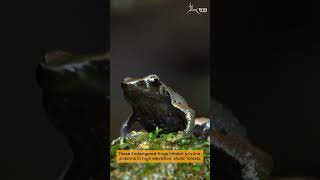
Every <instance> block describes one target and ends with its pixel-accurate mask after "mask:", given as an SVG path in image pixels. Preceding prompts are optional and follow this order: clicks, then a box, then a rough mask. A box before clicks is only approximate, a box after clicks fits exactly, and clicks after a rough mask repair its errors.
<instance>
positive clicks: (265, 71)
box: [0, 0, 320, 180]
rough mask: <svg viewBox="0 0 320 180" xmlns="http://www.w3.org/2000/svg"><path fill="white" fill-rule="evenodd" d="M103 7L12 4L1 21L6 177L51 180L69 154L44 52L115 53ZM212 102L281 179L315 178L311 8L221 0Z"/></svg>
mask: <svg viewBox="0 0 320 180" xmlns="http://www.w3.org/2000/svg"><path fill="white" fill-rule="evenodd" d="M107 4H108V3H107V1H102V0H99V1H98V0H96V1H93V0H91V1H84V0H69V1H62V0H55V1H39V2H36V1H24V2H16V1H12V2H6V3H3V4H2V5H1V6H0V15H1V16H0V17H1V18H0V20H1V34H0V37H1V39H0V40H1V41H0V44H1V64H0V68H1V69H0V72H1V76H0V77H1V79H0V80H1V83H2V84H1V98H0V99H1V101H0V102H1V125H0V142H1V149H0V179H1V180H6V179H10V180H11V179H35V180H38V179H39V180H42V179H46V180H51V179H52V180H55V179H57V177H58V176H59V174H60V171H61V170H62V169H64V168H65V163H66V162H67V161H69V160H70V151H69V149H68V148H67V145H66V143H65V142H64V140H63V138H62V137H61V135H59V134H58V133H57V132H56V130H55V129H54V128H53V127H52V125H51V124H50V123H49V122H48V121H47V120H46V119H45V117H44V111H43V108H42V107H41V95H40V89H39V88H38V86H37V84H36V81H35V68H36V66H37V64H38V62H39V61H40V60H41V59H42V57H43V55H44V53H45V52H47V51H49V50H53V49H63V50H67V51H71V52H79V53H81V52H83V53H85V52H104V51H105V50H106V49H109V47H108V45H107V43H106V39H107V37H108V34H109V32H108V27H107V23H106V22H107V21H108V18H107V16H106V14H107V8H106V7H107ZM214 6H215V8H214V14H215V16H214V18H212V20H213V21H214V31H215V32H214V44H213V45H214V54H213V56H214V58H215V61H214V66H213V67H212V68H213V70H214V79H213V80H214V89H213V96H215V97H216V98H217V99H219V100H221V101H222V102H224V103H226V104H227V105H228V106H229V107H230V108H232V109H233V111H234V113H235V114H236V115H237V116H238V117H239V119H240V121H241V122H243V123H244V124H245V125H247V127H248V129H249V133H250V135H251V137H252V139H253V141H254V142H255V143H256V144H257V145H258V146H260V147H262V148H263V149H265V150H266V151H268V152H270V153H272V155H273V157H274V161H275V169H274V173H275V174H276V175H319V172H318V169H319V167H320V164H319V163H320V161H319V157H318V152H319V150H320V145H319V143H318V141H319V140H318V139H319V136H320V135H319V134H320V133H319V130H318V127H319V125H320V124H319V121H318V119H319V116H320V115H319V111H318V106H319V105H318V104H319V100H320V97H319V96H320V95H319V90H320V88H319V85H318V83H319V74H320V73H319V67H320V65H319V60H318V57H319V52H320V51H319V47H320V42H319V41H320V36H319V33H318V32H319V26H318V22H319V16H318V14H316V13H317V7H318V6H317V4H315V3H314V2H312V3H311V2H309V1H308V2H306V1H304V2H303V3H302V2H294V1H291V2H290V3H285V1H283V2H279V1H275V0H269V1H257V2H256V1H235V0H226V1H220V0H219V1H215V3H214Z"/></svg>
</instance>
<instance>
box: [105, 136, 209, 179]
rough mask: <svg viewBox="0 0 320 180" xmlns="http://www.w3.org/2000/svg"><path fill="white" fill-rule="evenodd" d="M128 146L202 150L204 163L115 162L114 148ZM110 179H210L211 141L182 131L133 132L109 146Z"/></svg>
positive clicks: (128, 147) (125, 148)
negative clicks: (121, 142) (122, 140)
mask: <svg viewBox="0 0 320 180" xmlns="http://www.w3.org/2000/svg"><path fill="white" fill-rule="evenodd" d="M128 149H148V150H201V149H203V150H204V163H203V164H194V163H143V164H140V163H139V164H137V163H127V164H118V163H116V151H117V150H128ZM110 175H111V179H123V180H125V179H130V180H131V179H157V180H158V179H210V141H209V139H203V140H202V139H198V138H196V137H194V136H191V137H185V136H184V135H183V133H182V132H178V133H163V132H161V130H155V131H154V132H150V133H148V132H136V131H132V132H131V133H130V134H129V135H128V137H127V138H126V140H125V141H124V143H123V144H120V139H119V138H118V139H116V140H114V141H113V142H112V143H111V146H110Z"/></svg>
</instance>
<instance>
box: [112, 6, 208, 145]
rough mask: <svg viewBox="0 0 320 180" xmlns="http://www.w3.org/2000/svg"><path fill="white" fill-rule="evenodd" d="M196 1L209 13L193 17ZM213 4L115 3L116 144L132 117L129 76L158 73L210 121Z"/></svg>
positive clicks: (114, 88)
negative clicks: (126, 81) (127, 92)
mask: <svg viewBox="0 0 320 180" xmlns="http://www.w3.org/2000/svg"><path fill="white" fill-rule="evenodd" d="M190 2H191V3H192V4H193V5H194V8H208V12H207V13H204V14H202V15H198V14H197V13H195V12H191V13H190V14H187V11H188V10H189V3H190ZM209 6H210V4H209V0H197V1H187V0H177V1H169V0H161V1H160V0H159V1H157V0H154V1H147V0H145V1H141V0H123V1H118V0H112V1H111V24H110V27H111V29H110V32H111V34H110V37H111V41H110V43H111V83H110V86H111V87H110V88H111V89H110V92H111V94H110V96H111V110H110V112H111V116H110V117H111V118H110V125H111V128H110V140H113V139H115V138H116V137H118V136H119V134H120V127H121V124H122V123H123V122H124V121H125V120H127V118H128V117H129V115H130V113H131V109H130V106H129V105H128V104H127V103H126V101H125V99H124V97H123V92H122V89H121V86H120V84H121V82H122V80H123V78H125V77H128V76H129V77H144V76H146V75H148V74H157V75H158V76H159V77H160V79H161V80H162V81H163V82H164V83H166V84H167V85H168V86H170V87H172V88H173V89H174V90H175V91H176V92H178V93H179V94H181V95H182V96H183V97H184V98H185V99H186V100H187V101H188V103H189V105H190V106H191V107H192V108H193V109H195V111H196V112H197V116H206V117H209V114H210V112H209V111H210V101H209V99H210V21H209V20H210V14H209ZM139 128H140V127H139V126H137V125H136V127H135V128H133V129H139Z"/></svg>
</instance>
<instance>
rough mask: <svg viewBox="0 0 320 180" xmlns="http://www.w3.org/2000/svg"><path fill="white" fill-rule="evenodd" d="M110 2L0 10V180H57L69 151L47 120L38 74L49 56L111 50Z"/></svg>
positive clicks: (59, 0)
mask: <svg viewBox="0 0 320 180" xmlns="http://www.w3.org/2000/svg"><path fill="white" fill-rule="evenodd" d="M108 4H109V3H108V1H106V0H90V1H88V0H68V1H63V0H55V1H52V0H49V1H48V0H46V1H34V0H31V1H11V2H3V3H2V4H1V6H0V17H1V18H0V22H1V25H0V27H1V28H0V29H1V31H0V32H1V34H0V44H1V64H0V72H1V76H0V77H1V78H0V81H1V95H0V99H1V100H0V104H1V117H0V119H1V124H0V142H1V144H0V179H1V180H7V179H8V180H20V179H32V180H56V179H57V178H58V177H59V175H60V174H61V171H62V170H63V169H65V168H66V163H67V162H68V161H70V158H71V152H70V150H69V148H68V146H67V144H66V142H65V141H64V139H63V137H62V135H60V134H59V133H58V132H57V131H56V130H55V129H54V128H53V126H52V125H51V123H50V122H49V121H48V120H47V119H46V118H45V114H44V109H43V108H42V102H41V101H42V99H41V93H40V88H39V87H38V86H37V83H36V78H35V70H36V67H37V64H38V63H39V62H40V61H41V60H42V57H43V56H44V54H45V52H47V51H50V50H56V49H61V50H65V51H70V52H74V53H95V52H97V53H99V52H105V51H106V50H107V49H109V46H108V43H107V42H108V41H107V38H108V36H109V32H108V20H109V18H108V17H107V12H108V11H107V9H108V7H107V5H108Z"/></svg>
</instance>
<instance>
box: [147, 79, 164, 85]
mask: <svg viewBox="0 0 320 180" xmlns="http://www.w3.org/2000/svg"><path fill="white" fill-rule="evenodd" d="M149 84H150V85H152V86H154V87H158V86H160V84H161V83H160V80H159V79H152V80H150V81H149Z"/></svg>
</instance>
